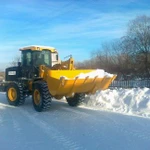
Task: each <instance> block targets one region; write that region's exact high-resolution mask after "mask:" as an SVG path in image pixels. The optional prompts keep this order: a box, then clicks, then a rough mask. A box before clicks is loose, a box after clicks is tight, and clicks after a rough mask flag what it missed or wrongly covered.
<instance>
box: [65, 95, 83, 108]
mask: <svg viewBox="0 0 150 150" xmlns="http://www.w3.org/2000/svg"><path fill="white" fill-rule="evenodd" d="M84 98H85V94H84V93H76V94H75V95H74V96H73V97H69V98H66V100H67V102H68V104H69V106H72V107H76V106H79V105H80V104H81V103H82V102H83V101H84Z"/></svg>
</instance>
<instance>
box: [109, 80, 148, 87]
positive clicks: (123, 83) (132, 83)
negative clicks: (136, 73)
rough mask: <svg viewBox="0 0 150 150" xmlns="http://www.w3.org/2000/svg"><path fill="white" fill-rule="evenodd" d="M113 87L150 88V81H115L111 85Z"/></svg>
mask: <svg viewBox="0 0 150 150" xmlns="http://www.w3.org/2000/svg"><path fill="white" fill-rule="evenodd" d="M111 87H118V88H137V87H140V88H144V87H147V88H150V79H143V80H126V81H117V80H115V81H113V82H112V84H111V85H110V88H111Z"/></svg>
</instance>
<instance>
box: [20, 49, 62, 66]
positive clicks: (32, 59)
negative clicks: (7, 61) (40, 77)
mask: <svg viewBox="0 0 150 150" xmlns="http://www.w3.org/2000/svg"><path fill="white" fill-rule="evenodd" d="M20 50H21V51H22V57H21V58H22V61H21V62H22V63H21V64H22V66H26V67H27V66H28V67H30V66H34V67H39V66H40V65H45V66H48V67H52V66H53V65H54V64H57V63H58V62H59V59H58V53H57V51H56V50H55V49H54V48H52V47H39V46H31V47H25V48H22V49H20Z"/></svg>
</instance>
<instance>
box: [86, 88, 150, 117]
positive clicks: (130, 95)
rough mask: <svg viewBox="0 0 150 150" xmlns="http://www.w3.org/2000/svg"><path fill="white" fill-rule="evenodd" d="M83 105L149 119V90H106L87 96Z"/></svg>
mask: <svg viewBox="0 0 150 150" xmlns="http://www.w3.org/2000/svg"><path fill="white" fill-rule="evenodd" d="M85 105H86V106H88V107H89V106H90V107H92V108H93V107H94V108H95V109H100V110H108V111H113V112H119V113H126V114H128V115H138V116H143V117H150V89H149V88H143V89H140V88H133V89H121V88H120V89H113V90H111V89H107V90H105V91H101V92H97V93H96V94H95V95H91V96H87V97H86V100H85Z"/></svg>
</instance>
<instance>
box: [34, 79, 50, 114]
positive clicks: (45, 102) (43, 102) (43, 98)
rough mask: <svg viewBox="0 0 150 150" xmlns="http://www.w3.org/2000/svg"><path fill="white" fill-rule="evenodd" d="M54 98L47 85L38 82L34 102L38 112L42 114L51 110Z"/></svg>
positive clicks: (35, 86) (35, 85)
mask: <svg viewBox="0 0 150 150" xmlns="http://www.w3.org/2000/svg"><path fill="white" fill-rule="evenodd" d="M51 101H52V97H51V95H50V93H49V90H48V86H47V83H45V82H37V83H35V84H34V87H33V94H32V102H33V106H34V108H35V110H36V111H38V112H41V111H45V110H47V109H49V108H50V106H51Z"/></svg>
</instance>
